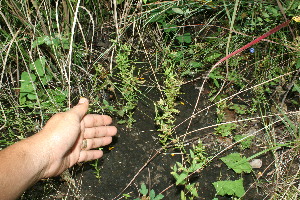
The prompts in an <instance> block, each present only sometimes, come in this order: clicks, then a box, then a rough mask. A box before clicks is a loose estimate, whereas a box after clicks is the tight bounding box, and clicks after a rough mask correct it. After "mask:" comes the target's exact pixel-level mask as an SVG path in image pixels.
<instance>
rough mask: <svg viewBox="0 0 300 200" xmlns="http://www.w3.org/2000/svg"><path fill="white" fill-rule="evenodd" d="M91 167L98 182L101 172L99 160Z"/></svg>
mask: <svg viewBox="0 0 300 200" xmlns="http://www.w3.org/2000/svg"><path fill="white" fill-rule="evenodd" d="M91 166H92V167H94V169H95V171H93V172H94V174H95V177H96V178H97V179H98V181H99V182H100V179H101V170H100V168H99V159H97V160H95V161H94V163H91Z"/></svg>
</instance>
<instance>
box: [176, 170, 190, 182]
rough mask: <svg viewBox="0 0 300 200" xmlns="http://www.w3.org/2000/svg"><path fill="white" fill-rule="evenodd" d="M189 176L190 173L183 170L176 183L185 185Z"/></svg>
mask: <svg viewBox="0 0 300 200" xmlns="http://www.w3.org/2000/svg"><path fill="white" fill-rule="evenodd" d="M187 176H188V174H187V173H186V172H182V173H181V174H180V175H179V176H178V178H177V180H176V185H184V184H185V182H186V180H185V179H186V178H187Z"/></svg>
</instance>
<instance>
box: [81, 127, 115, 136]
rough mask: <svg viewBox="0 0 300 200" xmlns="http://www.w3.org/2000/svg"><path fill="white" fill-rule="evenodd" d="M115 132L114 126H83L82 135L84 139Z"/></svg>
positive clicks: (110, 134) (109, 134) (111, 134)
mask: <svg viewBox="0 0 300 200" xmlns="http://www.w3.org/2000/svg"><path fill="white" fill-rule="evenodd" d="M116 134H117V128H116V127H115V126H100V127H93V128H85V131H84V135H83V137H84V138H86V139H92V138H101V137H106V136H114V135H116Z"/></svg>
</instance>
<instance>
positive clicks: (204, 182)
mask: <svg viewBox="0 0 300 200" xmlns="http://www.w3.org/2000/svg"><path fill="white" fill-rule="evenodd" d="M200 83H201V80H199V81H198V82H194V83H190V84H186V85H184V86H183V87H182V89H181V91H182V94H181V95H180V99H178V101H179V102H182V103H180V104H179V105H178V109H179V110H180V113H179V114H178V116H177V117H176V119H177V120H176V123H177V124H179V123H180V122H183V121H184V120H186V119H187V118H188V117H190V116H191V113H192V112H193V106H194V105H195V102H196V99H197V95H198V92H199V90H198V89H197V87H198V86H199V84H200ZM145 92H146V93H147V97H148V98H143V99H142V100H141V101H139V104H138V107H137V110H136V112H135V116H134V118H135V119H136V120H137V121H136V123H134V126H133V128H132V129H131V130H129V129H127V128H126V127H125V126H123V125H118V124H116V123H115V124H116V126H117V127H118V135H117V136H116V137H115V138H114V140H113V143H112V144H111V145H110V146H108V147H105V148H104V151H105V154H104V156H103V158H101V159H100V166H99V168H100V170H101V179H100V180H99V179H97V178H96V177H95V174H94V172H95V169H94V168H93V167H92V166H91V163H93V162H90V163H84V164H83V165H82V166H75V167H73V169H71V170H70V171H71V174H72V177H73V178H74V180H75V181H76V188H74V187H72V186H70V185H69V184H68V183H66V182H65V181H63V180H61V178H59V177H57V178H54V179H51V180H48V181H40V182H39V183H37V184H36V185H35V186H33V187H32V188H31V189H30V190H29V191H28V192H27V193H26V195H24V197H23V199H86V200H93V199H95V200H96V199H104V200H110V199H119V198H120V197H122V194H130V195H131V197H132V198H129V199H134V198H137V197H139V188H140V186H141V184H142V183H145V184H146V185H147V187H148V188H150V189H153V190H154V191H155V192H156V193H160V192H162V191H163V195H164V196H165V198H164V199H180V189H181V187H178V186H175V185H174V183H175V180H174V178H173V177H172V175H171V174H170V172H171V167H173V166H174V164H175V162H177V161H178V162H181V160H182V157H181V155H180V154H174V155H172V153H177V152H176V150H174V149H172V148H171V149H169V150H168V151H162V152H161V153H159V154H157V151H158V150H159V149H160V148H161V145H160V143H159V138H158V132H157V131H155V130H156V128H157V127H155V125H154V117H155V116H154V107H153V102H155V101H157V100H158V99H159V95H158V94H159V93H158V92H157V91H155V90H154V89H153V90H150V91H146V88H145ZM208 92H209V89H208V88H207V89H205V91H204V94H206V93H208ZM206 96H207V95H206ZM200 102H201V103H200V105H199V106H198V109H203V108H205V107H207V106H208V105H211V102H209V101H208V99H207V97H205V95H203V97H202V99H201V101H200ZM214 109H215V108H214V107H212V108H210V110H206V111H204V112H202V113H201V115H199V116H197V117H196V118H194V119H193V120H192V123H191V125H190V129H189V130H196V129H199V128H203V127H209V126H210V125H214V124H215V123H216V122H215V119H216V115H215V110H214ZM187 123H188V121H187V122H185V123H183V124H182V125H181V126H179V127H178V128H177V129H176V133H177V134H178V135H180V134H182V133H185V132H186V127H187ZM258 126H259V124H258V122H257V121H256V122H249V124H248V128H249V129H250V128H252V129H251V130H252V131H253V128H254V129H258ZM213 131H214V129H213V128H206V129H204V130H201V131H197V132H195V133H193V134H191V135H188V136H187V138H186V140H187V141H189V142H188V143H187V144H186V145H187V146H186V147H187V148H188V147H189V146H192V144H193V143H194V142H196V141H197V139H199V138H200V139H201V140H202V141H203V144H204V145H205V146H206V151H207V154H208V156H213V155H215V154H216V153H218V152H220V151H221V150H223V149H225V148H226V147H227V146H228V145H231V144H232V141H231V140H230V139H226V138H222V137H219V136H216V135H215V134H213ZM245 131H246V132H247V131H249V130H245ZM261 139H262V140H263V137H262V136H260V135H258V136H257V137H256V139H255V142H254V143H253V145H252V147H251V149H248V150H244V151H242V153H243V154H244V155H245V156H246V157H248V156H251V155H253V154H255V153H257V152H259V151H261V150H262V149H263V148H264V147H263V146H259V143H260V140H261ZM236 151H238V152H240V150H239V149H238V147H234V148H233V149H230V150H228V151H226V152H224V153H223V154H221V155H220V156H218V158H220V157H222V156H224V155H227V154H229V153H231V152H236ZM154 155H157V156H156V157H154V158H153V156H154ZM218 158H216V159H214V160H213V161H212V162H211V163H210V164H209V165H208V166H207V167H205V168H204V169H203V170H202V171H200V172H199V173H197V174H195V175H194V176H193V178H192V181H194V182H196V183H197V185H198V188H199V189H198V193H199V196H200V197H199V198H198V199H213V198H214V197H216V195H215V194H216V191H215V189H214V187H213V185H212V183H213V182H215V181H219V180H237V179H239V178H240V177H243V178H244V187H245V190H246V191H247V193H246V195H245V197H244V199H248V200H250V199H263V198H266V197H267V196H268V194H269V193H272V191H271V188H268V187H269V185H268V184H267V181H268V178H269V177H270V176H272V170H273V169H274V165H270V164H271V163H272V162H273V160H274V158H273V157H272V156H271V155H270V154H265V155H262V156H260V157H258V158H260V159H261V160H262V162H263V165H262V167H261V168H260V169H254V171H253V172H252V173H250V174H242V175H238V174H236V173H234V172H233V171H232V170H229V169H228V168H227V167H226V165H225V164H224V163H223V162H222V161H221V160H220V159H218ZM149 159H151V161H149ZM148 161H149V162H148ZM258 174H263V175H264V177H263V176H261V177H260V181H259V183H260V184H259V185H258V184H257V177H258ZM268 176H269V177H268ZM127 186H128V187H127ZM217 197H218V198H219V199H231V198H230V197H229V196H228V197H226V196H225V197H221V196H217ZM123 199H125V198H123Z"/></svg>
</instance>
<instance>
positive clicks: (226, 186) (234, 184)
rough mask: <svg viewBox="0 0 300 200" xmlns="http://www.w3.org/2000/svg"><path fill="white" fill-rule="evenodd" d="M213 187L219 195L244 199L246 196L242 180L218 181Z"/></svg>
mask: <svg viewBox="0 0 300 200" xmlns="http://www.w3.org/2000/svg"><path fill="white" fill-rule="evenodd" d="M213 185H214V187H215V189H216V191H217V195H221V196H224V195H231V196H232V195H234V196H237V197H242V196H243V195H244V194H245V189H244V186H243V179H242V178H241V179H239V180H236V181H217V182H214V183H213Z"/></svg>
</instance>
